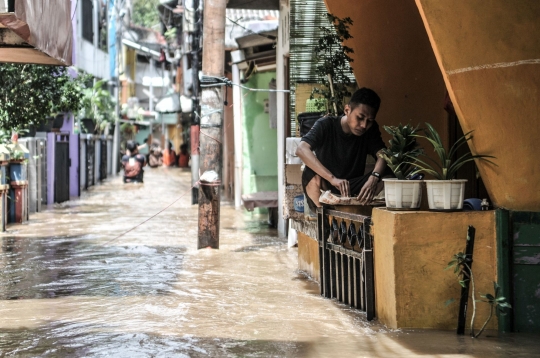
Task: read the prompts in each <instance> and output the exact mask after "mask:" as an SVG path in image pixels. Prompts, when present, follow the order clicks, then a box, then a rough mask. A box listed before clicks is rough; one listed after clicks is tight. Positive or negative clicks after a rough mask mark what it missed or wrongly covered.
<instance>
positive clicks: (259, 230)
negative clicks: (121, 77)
mask: <svg viewBox="0 0 540 358" xmlns="http://www.w3.org/2000/svg"><path fill="white" fill-rule="evenodd" d="M190 175H191V174H190V172H187V171H181V170H179V169H171V170H167V169H163V168H160V169H154V170H151V169H147V170H146V173H145V183H144V184H143V185H124V184H122V181H121V178H120V177H116V178H113V179H109V180H108V181H106V182H104V184H103V185H100V186H96V187H94V188H92V189H91V190H89V191H88V192H85V193H83V195H82V196H81V198H80V199H78V200H72V201H68V202H65V203H62V204H55V205H54V206H52V207H50V208H49V209H48V210H46V211H44V212H41V213H38V214H33V215H32V216H31V218H30V221H29V222H27V223H26V224H24V225H10V226H9V227H8V231H7V232H6V233H4V234H2V236H1V237H0V239H1V250H0V268H1V275H0V317H2V318H1V320H0V357H416V356H436V357H453V356H460V357H487V356H491V357H508V356H511V357H531V356H535V355H536V356H540V353H539V352H540V344H539V343H538V341H537V340H535V337H533V336H527V335H517V334H516V335H508V336H505V337H500V338H497V337H493V334H495V333H488V334H487V335H486V336H483V337H482V338H480V339H477V340H473V339H471V338H470V337H468V336H462V337H458V336H456V335H455V333H454V332H440V331H421V330H414V331H405V330H398V331H393V330H389V329H387V328H385V327H384V326H381V325H380V324H378V323H377V321H376V320H375V321H373V322H368V321H367V320H366V319H365V314H364V313H362V312H358V311H354V310H351V309H350V308H348V307H347V306H345V305H342V304H339V303H337V302H335V301H333V300H328V299H324V298H322V297H321V296H320V295H319V287H318V284H317V283H316V282H314V281H311V280H310V279H308V278H306V277H305V276H304V275H303V274H302V273H301V272H298V269H297V251H296V249H295V248H292V249H289V248H288V247H287V240H286V238H279V237H278V235H277V231H276V230H275V229H271V228H269V227H268V225H267V223H266V217H265V216H257V215H254V214H251V213H248V212H246V211H243V210H242V211H240V210H235V209H234V207H233V206H231V205H230V204H228V203H226V202H224V203H223V206H222V208H221V238H220V249H219V250H210V249H203V250H197V206H192V205H191V190H190ZM171 204H172V205H171ZM169 205H171V206H170V207H168V206H169ZM167 207H168V208H167ZM165 208H167V209H166V210H163V209H165ZM162 210H163V211H162ZM160 211H162V212H160ZM157 213H159V215H157V216H155V217H153V218H152V219H151V220H148V221H146V222H144V221H145V220H147V219H148V218H150V217H152V216H153V215H156V214H157ZM143 222H144V223H143ZM141 223H142V224H141ZM129 230H131V231H129ZM128 231H129V232H128ZM126 232H127V233H126ZM124 233H125V235H122V234H124ZM121 235H122V236H121ZM490 334H491V335H490Z"/></svg>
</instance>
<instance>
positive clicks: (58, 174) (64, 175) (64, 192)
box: [54, 134, 71, 203]
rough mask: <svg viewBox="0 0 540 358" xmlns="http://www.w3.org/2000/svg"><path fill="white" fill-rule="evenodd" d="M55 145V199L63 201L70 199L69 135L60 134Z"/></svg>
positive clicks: (57, 201)
mask: <svg viewBox="0 0 540 358" xmlns="http://www.w3.org/2000/svg"><path fill="white" fill-rule="evenodd" d="M55 145H56V148H55V154H54V177H55V178H54V179H55V180H54V201H55V202H56V203H61V202H64V201H68V200H69V167H70V166H71V163H70V160H69V135H64V134H60V135H58V136H57V141H56V144H55Z"/></svg>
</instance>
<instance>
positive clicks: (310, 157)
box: [296, 142, 350, 197]
mask: <svg viewBox="0 0 540 358" xmlns="http://www.w3.org/2000/svg"><path fill="white" fill-rule="evenodd" d="M296 155H297V156H298V157H299V158H300V159H302V161H303V162H304V164H306V165H307V166H308V167H310V168H311V170H313V171H314V172H315V173H317V174H318V175H319V176H320V177H321V178H323V179H326V180H327V181H328V182H329V183H330V184H332V185H333V186H335V187H336V188H338V189H339V191H340V192H341V195H342V196H344V197H348V196H349V195H350V187H349V181H348V180H344V179H338V178H336V177H335V176H334V175H333V174H332V173H331V172H330V171H329V170H328V169H327V168H326V167H325V166H324V165H322V163H321V162H320V161H319V159H317V157H316V156H315V154H313V152H312V151H311V146H310V145H309V144H308V143H307V142H300V144H299V145H298V148H296Z"/></svg>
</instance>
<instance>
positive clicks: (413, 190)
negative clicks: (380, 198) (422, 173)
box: [379, 124, 423, 210]
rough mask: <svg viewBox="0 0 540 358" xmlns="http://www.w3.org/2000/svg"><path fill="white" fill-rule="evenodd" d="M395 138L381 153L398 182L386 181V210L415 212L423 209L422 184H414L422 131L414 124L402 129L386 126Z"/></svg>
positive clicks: (418, 182)
mask: <svg viewBox="0 0 540 358" xmlns="http://www.w3.org/2000/svg"><path fill="white" fill-rule="evenodd" d="M383 128H384V130H385V131H386V132H388V134H390V135H392V139H390V141H389V144H390V146H389V147H388V148H385V149H383V150H382V151H381V153H379V156H380V157H381V158H383V159H384V160H385V162H386V164H387V165H388V167H389V168H390V169H391V170H392V172H393V173H394V175H395V176H396V177H395V178H385V179H383V182H384V197H385V200H386V208H387V209H390V210H411V209H418V208H420V203H421V200H422V182H423V181H422V180H413V176H412V174H413V172H414V170H415V167H414V165H413V164H412V161H413V160H414V159H416V158H417V157H418V156H419V155H420V154H422V152H423V151H422V148H419V146H418V143H417V142H416V134H417V133H418V131H419V128H418V127H413V126H412V125H411V124H407V125H401V124H400V125H399V126H384V127H383Z"/></svg>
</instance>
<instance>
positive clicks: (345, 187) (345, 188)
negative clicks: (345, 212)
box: [330, 176, 351, 198]
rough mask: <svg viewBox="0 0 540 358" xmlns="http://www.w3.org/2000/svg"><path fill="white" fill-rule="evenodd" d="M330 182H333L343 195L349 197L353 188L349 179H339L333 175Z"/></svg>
mask: <svg viewBox="0 0 540 358" xmlns="http://www.w3.org/2000/svg"><path fill="white" fill-rule="evenodd" d="M330 184H332V185H333V186H335V187H336V188H338V189H339V191H340V193H341V196H342V197H346V198H348V197H349V195H350V191H351V189H350V186H349V181H348V180H345V179H338V178H336V177H334V176H332V180H330Z"/></svg>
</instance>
